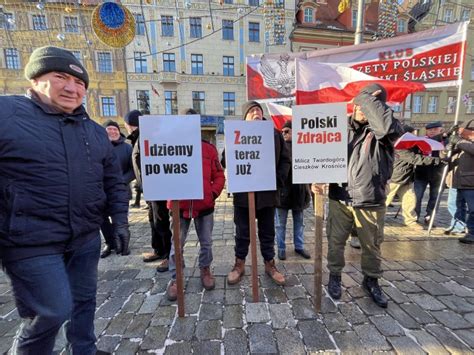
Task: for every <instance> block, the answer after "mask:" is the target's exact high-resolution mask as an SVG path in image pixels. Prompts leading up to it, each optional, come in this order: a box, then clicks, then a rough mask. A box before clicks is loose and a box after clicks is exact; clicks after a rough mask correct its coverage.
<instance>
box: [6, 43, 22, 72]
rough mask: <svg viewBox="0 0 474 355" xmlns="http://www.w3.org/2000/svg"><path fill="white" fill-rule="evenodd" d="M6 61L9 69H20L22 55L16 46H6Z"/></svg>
mask: <svg viewBox="0 0 474 355" xmlns="http://www.w3.org/2000/svg"><path fill="white" fill-rule="evenodd" d="M4 53H5V63H6V67H7V69H20V56H19V55H18V50H17V49H16V48H5V52H4Z"/></svg>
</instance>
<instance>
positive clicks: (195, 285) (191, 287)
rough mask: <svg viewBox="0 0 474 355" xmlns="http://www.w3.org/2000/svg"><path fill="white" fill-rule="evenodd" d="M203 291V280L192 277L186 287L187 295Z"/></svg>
mask: <svg viewBox="0 0 474 355" xmlns="http://www.w3.org/2000/svg"><path fill="white" fill-rule="evenodd" d="M202 290H203V287H202V284H201V279H200V278H199V277H190V278H189V279H188V282H187V283H186V286H185V292H186V293H196V292H201V291H202Z"/></svg>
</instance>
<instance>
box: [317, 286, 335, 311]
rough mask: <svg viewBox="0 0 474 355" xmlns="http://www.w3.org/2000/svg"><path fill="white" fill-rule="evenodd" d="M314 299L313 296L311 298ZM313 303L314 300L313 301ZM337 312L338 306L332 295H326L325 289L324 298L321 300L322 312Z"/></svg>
mask: <svg viewBox="0 0 474 355" xmlns="http://www.w3.org/2000/svg"><path fill="white" fill-rule="evenodd" d="M311 300H312V298H311ZM311 303H312V304H313V305H314V303H313V301H312V302H311ZM335 312H337V307H336V305H335V304H334V302H333V300H332V299H331V298H330V297H325V296H324V291H323V298H322V300H321V313H322V314H324V313H335Z"/></svg>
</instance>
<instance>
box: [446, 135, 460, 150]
mask: <svg viewBox="0 0 474 355" xmlns="http://www.w3.org/2000/svg"><path fill="white" fill-rule="evenodd" d="M461 140H462V138H461V137H460V136H459V135H458V134H452V135H451V137H449V144H451V145H452V146H453V148H454V147H455V146H456V144H458V143H459V142H460V141H461Z"/></svg>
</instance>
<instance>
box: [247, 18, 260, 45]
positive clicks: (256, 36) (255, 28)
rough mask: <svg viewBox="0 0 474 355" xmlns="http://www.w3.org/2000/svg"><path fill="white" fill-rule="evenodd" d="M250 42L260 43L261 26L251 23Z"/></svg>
mask: <svg viewBox="0 0 474 355" xmlns="http://www.w3.org/2000/svg"><path fill="white" fill-rule="evenodd" d="M249 42H260V24H259V23H258V22H249Z"/></svg>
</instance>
